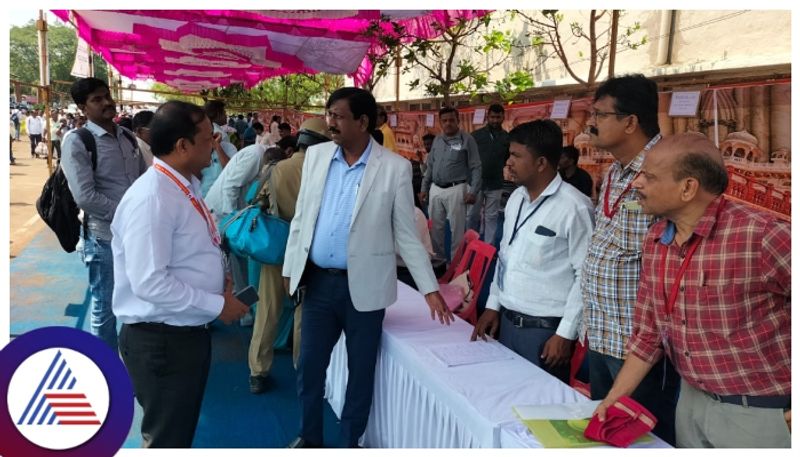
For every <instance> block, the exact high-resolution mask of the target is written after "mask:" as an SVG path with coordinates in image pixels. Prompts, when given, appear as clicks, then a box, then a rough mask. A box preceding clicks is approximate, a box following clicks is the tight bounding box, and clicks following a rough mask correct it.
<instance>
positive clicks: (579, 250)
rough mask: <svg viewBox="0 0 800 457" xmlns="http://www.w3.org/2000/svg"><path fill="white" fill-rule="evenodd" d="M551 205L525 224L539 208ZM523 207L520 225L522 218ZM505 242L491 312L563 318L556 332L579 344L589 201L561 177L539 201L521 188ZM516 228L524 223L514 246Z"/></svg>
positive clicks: (512, 200)
mask: <svg viewBox="0 0 800 457" xmlns="http://www.w3.org/2000/svg"><path fill="white" fill-rule="evenodd" d="M544 198H547V200H546V201H544V203H543V204H542V205H541V207H540V208H539V209H538V211H536V213H535V214H534V215H533V216H532V217H531V218H530V219H529V220H528V221H527V222H526V223H525V224H524V225H521V224H522V222H523V221H524V220H525V218H526V217H527V216H528V214H530V213H531V211H533V209H534V208H536V206H537V205H538V204H539V203H540V202H542V200H543V199H544ZM520 204H521V205H522V211H521V212H520V216H519V221H518V222H517V214H518V212H519V210H520ZM505 215H506V216H505V222H504V224H503V239H502V240H501V241H500V253H499V258H498V261H497V268H496V269H495V275H494V280H493V281H492V285H491V287H490V289H489V299H488V300H487V302H486V308H488V309H493V310H495V311H499V310H500V307H501V306H502V307H504V308H507V309H510V310H513V311H517V312H520V313H523V314H527V315H529V316H537V317H545V316H555V317H561V318H562V319H561V323H560V324H559V326H558V329H557V330H556V334H557V335H559V336H561V337H563V338H567V339H570V340H574V339H575V338H577V336H578V325H579V323H580V318H581V314H582V312H583V299H582V298H581V291H580V284H581V281H580V273H581V266H582V265H583V259H584V257H585V256H586V252H587V250H588V248H589V240H590V239H591V237H592V228H593V226H594V209H593V208H592V202H591V200H589V197H587V196H586V195H584V194H582V193H581V192H580V191H579V190H578V189H576V188H575V187H573V186H571V185H569V184H566V183H564V182H563V181H562V179H561V176H559V175H556V177H555V178H553V180H552V181H551V182H550V184H549V185H548V186H547V187H546V188H545V189H544V191H543V192H542V193H541V195H539V196H538V197H537V198H536V199H535V200H534V201H530V196H529V194H528V190H527V189H526V188H525V187H518V188H517V190H515V191H514V192H513V193H512V194H511V196H510V197H509V199H508V203H507V204H506V210H505ZM515 224H518V225H521V227H520V228H519V231H518V232H517V235H516V238H515V239H514V242H513V244H511V245H510V246H509V241H510V240H511V237H512V234H513V232H514V226H515Z"/></svg>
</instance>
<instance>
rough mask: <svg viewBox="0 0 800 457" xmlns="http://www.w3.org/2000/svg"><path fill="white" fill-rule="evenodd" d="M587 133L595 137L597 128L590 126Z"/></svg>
mask: <svg viewBox="0 0 800 457" xmlns="http://www.w3.org/2000/svg"><path fill="white" fill-rule="evenodd" d="M589 133H591V134H592V135H597V134H598V133H600V132H598V130H597V127H592V126H590V127H589Z"/></svg>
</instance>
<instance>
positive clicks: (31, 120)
mask: <svg viewBox="0 0 800 457" xmlns="http://www.w3.org/2000/svg"><path fill="white" fill-rule="evenodd" d="M25 129H26V130H27V131H28V135H41V134H42V133H44V119H42V117H41V116H36V117H33V116H28V117H27V119H25Z"/></svg>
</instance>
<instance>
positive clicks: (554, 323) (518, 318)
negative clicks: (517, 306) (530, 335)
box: [503, 309, 561, 330]
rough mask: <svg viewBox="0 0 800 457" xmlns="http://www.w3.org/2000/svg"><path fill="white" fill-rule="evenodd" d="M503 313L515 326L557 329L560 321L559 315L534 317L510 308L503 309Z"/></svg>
mask: <svg viewBox="0 0 800 457" xmlns="http://www.w3.org/2000/svg"><path fill="white" fill-rule="evenodd" d="M503 314H504V315H505V316H506V318H507V319H508V320H510V321H511V323H512V324H514V327H517V328H543V329H548V330H556V329H558V324H560V323H561V318H560V317H536V316H528V315H527V314H522V313H518V312H516V311H512V310H510V309H504V311H503Z"/></svg>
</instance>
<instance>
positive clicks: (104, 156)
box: [61, 78, 147, 351]
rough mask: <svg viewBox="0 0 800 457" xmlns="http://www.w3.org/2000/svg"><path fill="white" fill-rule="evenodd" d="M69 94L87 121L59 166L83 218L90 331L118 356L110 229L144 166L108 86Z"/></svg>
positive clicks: (84, 86)
mask: <svg viewBox="0 0 800 457" xmlns="http://www.w3.org/2000/svg"><path fill="white" fill-rule="evenodd" d="M70 94H71V95H72V99H73V100H74V101H75V103H76V104H77V105H78V108H80V110H81V111H82V112H83V113H84V114H85V115H86V117H87V120H88V122H87V123H86V126H85V130H81V129H76V130H72V131H70V132H69V133H68V134H67V135H66V136H65V137H64V139H63V140H62V147H61V149H62V154H63V157H62V159H61V166H62V168H63V171H64V175H65V176H66V178H67V182H68V184H69V190H70V192H71V193H72V196H73V198H74V199H75V203H76V204H77V205H78V208H80V209H82V210H83V217H84V219H85V221H84V224H83V231H82V236H81V240H80V241H79V242H78V248H77V249H78V252H79V253H80V254H81V258H82V260H83V262H84V263H85V264H86V266H87V267H88V268H89V291H90V293H91V297H92V299H91V332H92V334H93V335H95V336H97V337H99V338H100V339H102V340H103V341H105V342H106V343H108V345H109V346H111V347H112V349H114V350H115V351H116V350H117V321H116V318H115V316H114V314H113V313H112V311H111V296H112V292H113V290H114V263H113V258H112V255H111V228H110V225H111V220H112V219H113V218H114V212H115V211H116V209H117V205H118V204H119V201H120V200H121V199H122V195H123V194H125V191H126V190H128V187H130V185H131V184H133V182H134V181H135V180H136V179H137V178H138V177H139V176H140V175H141V174H142V173H144V172H145V170H146V169H147V165H145V162H144V159H143V158H142V155H141V154H140V153H139V150H138V148H137V146H136V139H135V137H134V135H133V133H132V132H131V131H130V130H127V129H125V128H124V127H120V126H117V125H116V124H115V123H114V116H116V112H117V109H116V103H115V102H114V99H113V98H111V92H110V91H109V89H108V84H106V83H105V82H104V81H102V80H100V79H97V78H84V79H79V80H78V81H76V82H75V83H74V84H73V85H72V88H71V89H70ZM87 131H88V132H89V133H91V135H87V134H86V133H85V132H87ZM92 149H94V152H95V153H94V154H93V153H92Z"/></svg>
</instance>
